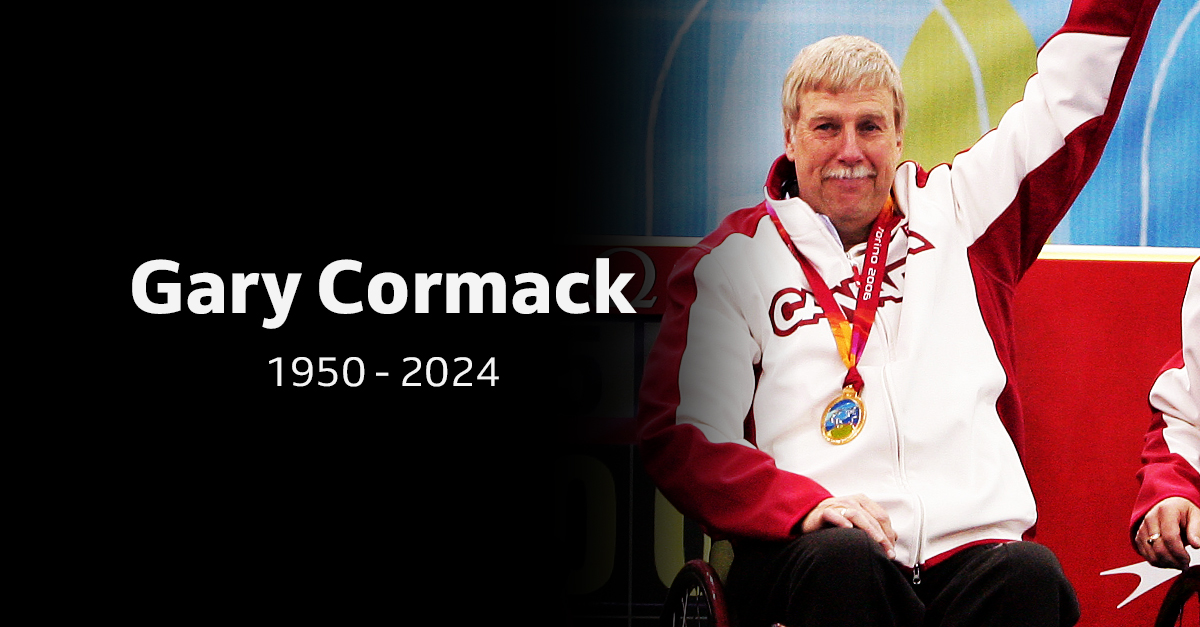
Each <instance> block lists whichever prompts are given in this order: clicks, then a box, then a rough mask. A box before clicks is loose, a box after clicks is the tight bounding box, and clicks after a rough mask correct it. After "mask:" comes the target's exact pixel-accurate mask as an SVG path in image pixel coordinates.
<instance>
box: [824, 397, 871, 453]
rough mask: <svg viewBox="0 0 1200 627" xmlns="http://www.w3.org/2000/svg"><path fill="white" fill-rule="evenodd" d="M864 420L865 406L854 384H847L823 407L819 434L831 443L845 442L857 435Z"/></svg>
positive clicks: (865, 414)
mask: <svg viewBox="0 0 1200 627" xmlns="http://www.w3.org/2000/svg"><path fill="white" fill-rule="evenodd" d="M866 420H867V408H866V406H865V405H863V402H862V399H861V398H859V396H858V392H856V391H855V390H854V386H852V385H847V386H846V387H845V388H843V389H842V393H841V395H840V396H838V397H837V398H835V399H833V402H831V403H829V405H828V406H827V407H826V408H825V413H824V414H823V415H822V416H821V435H823V436H825V439H826V440H828V441H829V442H830V443H831V444H845V443H847V442H849V441H850V440H853V439H854V438H856V437H858V434H859V432H860V431H862V428H863V423H864V422H866Z"/></svg>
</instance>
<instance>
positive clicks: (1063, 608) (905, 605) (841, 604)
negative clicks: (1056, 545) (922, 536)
mask: <svg viewBox="0 0 1200 627" xmlns="http://www.w3.org/2000/svg"><path fill="white" fill-rule="evenodd" d="M727 591H728V597H729V600H730V603H731V604H732V605H733V608H734V611H735V613H736V615H737V616H738V619H739V625H740V627H764V626H767V625H771V624H772V623H776V622H778V623H783V624H784V625H786V626H787V627H815V626H820V627H836V626H839V625H845V626H847V627H850V626H853V627H875V626H879V627H882V626H897V627H900V626H903V627H924V626H928V627H968V626H969V627H984V626H992V625H994V626H997V627H1000V626H1004V627H1010V626H1030V627H1033V626H1038V627H1069V626H1070V625H1074V624H1075V623H1076V622H1077V621H1078V620H1079V602H1078V601H1077V600H1076V598H1075V591H1074V590H1073V589H1072V588H1071V584H1070V583H1069V582H1068V581H1067V578H1066V575H1064V574H1063V571H1062V567H1061V566H1060V565H1059V563H1058V559H1057V558H1055V557H1054V554H1053V553H1051V552H1050V550H1049V549H1047V548H1046V547H1044V546H1041V545H1039V544H1034V543H1032V542H1010V543H1006V544H992V545H984V546H977V547H972V548H969V549H966V550H964V551H960V552H959V553H957V554H955V555H953V556H951V557H950V558H948V559H947V560H945V561H943V562H941V563H939V564H937V565H936V566H933V567H931V568H927V569H925V570H923V571H922V572H921V583H919V584H914V583H913V582H912V578H911V574H910V573H908V572H906V571H905V570H903V569H901V568H900V567H899V566H898V565H897V564H896V563H895V562H892V561H891V560H889V559H888V558H887V556H886V555H885V554H884V552H883V549H882V548H881V547H880V546H879V543H877V542H875V541H874V540H871V538H870V537H868V536H867V534H866V533H865V532H863V531H862V530H859V529H840V528H832V529H823V530H821V531H817V532H814V533H810V534H805V535H804V536H801V537H799V538H797V539H795V540H792V541H790V542H781V543H766V542H743V543H739V544H738V545H737V548H736V549H735V551H734V559H733V565H732V566H731V567H730V571H729V585H728V590H727Z"/></svg>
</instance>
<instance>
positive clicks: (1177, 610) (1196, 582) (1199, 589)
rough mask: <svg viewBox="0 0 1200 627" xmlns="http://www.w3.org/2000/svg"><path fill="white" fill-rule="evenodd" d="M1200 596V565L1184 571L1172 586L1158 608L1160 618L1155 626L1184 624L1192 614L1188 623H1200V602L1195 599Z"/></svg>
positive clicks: (1165, 626) (1167, 626)
mask: <svg viewBox="0 0 1200 627" xmlns="http://www.w3.org/2000/svg"><path fill="white" fill-rule="evenodd" d="M1198 596H1200V566H1193V567H1191V568H1189V569H1187V570H1186V571H1184V572H1183V574H1182V575H1180V576H1179V578H1178V579H1176V580H1175V583H1173V584H1171V588H1170V589H1169V590H1167V595H1166V597H1164V598H1163V603H1162V605H1161V606H1160V607H1159V609H1158V618H1157V619H1155V621H1154V627H1174V626H1177V625H1184V624H1185V622H1184V620H1185V618H1186V617H1187V616H1191V617H1193V618H1191V619H1190V620H1188V622H1187V623H1186V624H1187V625H1200V608H1198V605H1200V602H1194V603H1189V601H1195V600H1196V599H1197V598H1198Z"/></svg>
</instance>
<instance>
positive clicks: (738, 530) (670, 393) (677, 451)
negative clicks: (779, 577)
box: [638, 210, 831, 540]
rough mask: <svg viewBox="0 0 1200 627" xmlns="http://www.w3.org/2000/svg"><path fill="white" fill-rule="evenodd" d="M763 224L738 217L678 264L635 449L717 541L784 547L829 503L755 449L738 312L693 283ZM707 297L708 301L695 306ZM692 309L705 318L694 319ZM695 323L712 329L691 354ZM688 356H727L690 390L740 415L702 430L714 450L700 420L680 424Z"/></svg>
mask: <svg viewBox="0 0 1200 627" xmlns="http://www.w3.org/2000/svg"><path fill="white" fill-rule="evenodd" d="M762 216H763V211H761V210H758V211H754V210H746V211H742V212H738V213H736V214H734V215H733V216H731V217H730V219H729V220H726V222H725V223H724V224H723V225H722V227H721V228H720V229H718V230H717V231H716V232H714V233H713V234H712V235H710V236H709V237H708V238H705V240H704V241H703V242H701V244H700V245H699V246H697V247H696V248H694V249H692V250H690V251H689V252H688V253H687V254H685V255H684V257H682V258H681V259H680V261H679V262H678V264H677V265H676V267H675V269H674V270H673V271H672V273H671V276H670V278H669V279H668V283H667V286H668V287H667V291H668V299H669V301H668V304H667V310H666V313H665V314H664V317H663V321H662V326H661V330H660V331H659V335H658V339H657V340H656V342H655V344H654V349H653V350H652V351H651V353H650V357H649V359H648V360H647V363H646V369H645V374H644V375H643V380H642V389H641V397H640V403H639V408H638V420H639V426H640V433H639V445H640V452H641V456H642V460H643V462H644V464H645V469H646V472H647V473H648V474H649V475H650V477H651V479H653V480H654V483H655V484H656V485H657V486H658V488H659V490H660V491H661V492H662V493H663V495H664V496H666V497H667V499H668V500H669V501H671V503H672V504H673V505H674V506H675V507H676V508H677V509H678V510H679V511H680V512H681V513H683V514H684V515H685V516H688V517H689V518H691V519H693V520H695V521H697V522H699V523H700V525H701V526H702V527H703V528H704V530H705V532H706V533H707V534H709V535H710V536H712V537H714V538H726V537H732V538H757V539H769V540H779V539H785V538H788V537H790V536H792V535H794V534H793V528H794V527H795V526H796V524H797V523H798V522H799V521H800V520H801V519H802V518H803V517H804V515H805V514H807V513H808V512H809V511H810V510H812V508H813V507H814V506H816V504H817V503H819V502H821V501H822V500H824V499H826V498H829V496H831V495H830V494H829V492H828V491H826V490H825V489H824V488H822V487H821V486H820V485H819V484H817V483H816V482H815V481H813V480H811V479H809V478H807V477H803V476H801V475H797V474H795V473H791V472H787V471H785V470H781V469H779V468H777V467H776V466H775V461H774V459H772V458H771V456H769V455H767V454H766V453H763V452H762V451H760V450H758V449H757V448H754V446H753V435H752V433H751V432H752V430H753V419H752V416H751V411H750V404H751V403H752V401H753V396H754V382H755V376H756V372H755V363H754V358H753V354H752V347H751V346H750V344H751V343H752V339H751V338H750V337H749V333H748V331H747V329H746V327H747V325H746V323H745V320H744V319H743V318H741V316H740V309H739V306H738V304H737V303H735V302H732V299H731V298H727V297H724V296H722V295H721V294H720V293H721V292H723V290H722V286H721V285H720V284H719V282H717V281H712V280H706V279H703V278H700V279H698V278H697V266H698V265H699V264H700V263H701V262H702V261H704V260H705V259H706V258H707V257H708V256H709V255H710V253H711V251H712V249H713V248H714V247H716V246H719V244H720V242H721V241H722V240H724V238H725V237H728V236H729V235H731V234H735V233H738V232H741V233H742V234H744V233H745V232H746V231H749V232H751V233H752V232H753V228H754V225H755V224H756V223H757V220H758V219H761V218H762ZM708 261H709V263H710V264H711V263H714V262H712V260H708ZM714 283H718V284H715V285H714ZM701 291H703V292H706V294H707V295H708V296H709V297H708V298H706V299H705V301H704V304H703V305H696V302H697V294H698V292H701ZM694 306H696V307H697V308H699V307H703V308H704V309H705V311H704V312H703V314H697V312H695V311H694ZM694 315H697V316H698V317H703V318H704V319H705V320H706V321H707V322H706V323H705V326H704V329H705V331H704V333H698V334H696V336H697V337H694V338H692V340H691V341H692V345H689V343H688V342H689V335H688V331H689V325H690V323H691V321H692V319H693V316H694ZM722 338H726V339H722ZM727 338H736V339H737V341H729V340H728V339H727ZM688 351H702V352H703V353H704V354H706V355H709V354H713V352H714V351H716V352H717V353H718V354H720V355H721V358H720V359H719V361H721V362H722V363H723V365H722V367H721V369H720V371H719V372H715V373H712V374H706V376H705V378H704V380H703V381H699V382H694V383H693V384H692V386H691V389H697V388H698V389H700V390H701V391H702V392H701V393H702V394H704V395H708V396H709V397H711V398H714V399H720V400H721V402H722V404H726V403H727V404H728V406H729V407H731V408H737V409H736V411H738V412H740V414H739V415H737V416H728V417H727V422H726V423H725V424H723V425H721V424H705V428H707V429H710V430H712V431H714V432H715V431H720V432H722V433H723V434H724V436H725V437H726V439H727V440H729V441H723V442H714V441H711V440H710V439H709V438H708V437H706V436H705V434H704V432H703V431H701V429H700V428H699V427H698V426H697V424H695V422H694V417H691V416H686V415H681V413H682V412H681V411H680V409H679V408H680V395H681V385H680V364H681V362H682V361H683V359H684V355H685V354H686V353H687V352H688ZM731 411H734V410H732V409H731ZM735 431H736V432H735Z"/></svg>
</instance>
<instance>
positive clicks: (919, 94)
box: [900, 0, 1037, 169]
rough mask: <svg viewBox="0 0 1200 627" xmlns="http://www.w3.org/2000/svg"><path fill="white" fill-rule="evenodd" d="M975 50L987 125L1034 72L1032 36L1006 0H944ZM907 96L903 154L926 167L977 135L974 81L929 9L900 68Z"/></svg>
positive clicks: (943, 22)
mask: <svg viewBox="0 0 1200 627" xmlns="http://www.w3.org/2000/svg"><path fill="white" fill-rule="evenodd" d="M944 5H945V7H946V8H947V9H948V10H949V13H950V15H951V16H952V17H953V18H954V22H955V23H957V25H958V27H959V28H960V29H961V31H962V33H963V35H964V36H965V38H966V40H967V43H968V44H969V46H970V48H971V50H972V51H973V52H974V56H975V59H976V60H977V62H978V66H979V73H980V75H981V76H982V83H983V91H984V101H985V102H986V104H987V115H988V118H989V119H988V120H987V128H994V127H995V126H996V124H997V123H998V122H999V121H1000V116H1001V115H1003V114H1004V112H1005V111H1006V110H1007V109H1008V108H1009V107H1010V106H1012V104H1013V103H1014V102H1017V101H1018V100H1020V99H1021V96H1022V94H1023V92H1024V89H1025V82H1026V81H1027V80H1029V77H1030V76H1032V75H1033V73H1034V72H1036V71H1037V48H1036V46H1035V45H1034V43H1033V36H1032V35H1031V34H1030V33H1029V29H1028V28H1027V27H1026V26H1025V22H1023V21H1022V20H1021V16H1020V15H1018V14H1017V11H1016V9H1014V8H1013V7H1012V5H1011V4H1009V3H1008V1H1007V0H946V2H944ZM900 75H901V78H902V80H903V81H904V93H905V97H906V99H907V100H908V115H909V118H908V127H907V128H906V129H905V133H904V155H903V158H904V159H909V160H913V161H916V162H917V163H920V164H921V165H922V166H924V167H925V168H926V169H929V168H932V167H933V166H935V165H937V164H939V163H943V162H949V161H950V160H951V159H953V158H954V155H955V154H957V153H959V152H961V151H963V150H965V149H967V148H969V147H970V146H971V145H972V144H974V143H975V141H976V140H978V139H979V137H980V120H979V117H980V116H979V113H978V107H977V105H976V95H975V94H976V90H975V81H974V79H973V78H972V75H971V69H970V66H969V65H968V62H967V57H966V55H965V54H964V53H963V50H962V47H961V46H960V45H959V42H958V40H957V39H956V38H955V36H954V33H953V32H952V30H951V28H950V26H949V24H947V22H946V20H945V19H944V18H943V16H942V15H941V14H940V13H939V12H938V11H936V10H935V11H933V12H931V13H930V14H929V17H928V18H927V19H926V20H925V23H924V24H923V25H922V26H921V28H920V30H918V31H917V35H916V37H914V38H913V41H912V44H911V45H909V48H908V54H907V55H906V56H905V57H904V62H903V64H902V65H901V67H900Z"/></svg>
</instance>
